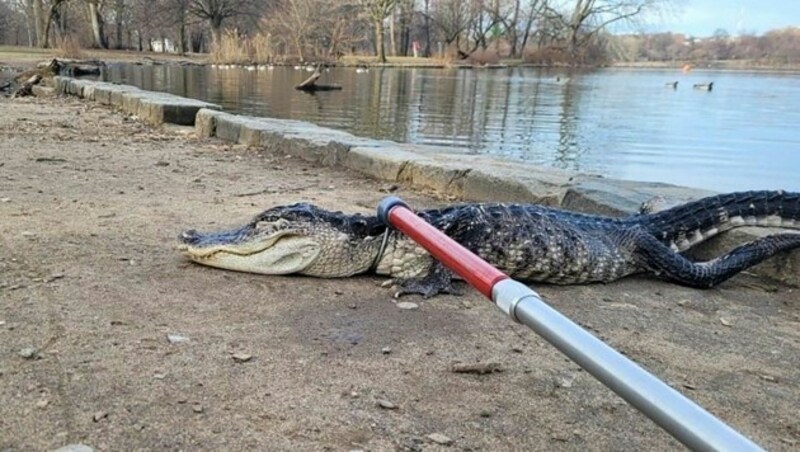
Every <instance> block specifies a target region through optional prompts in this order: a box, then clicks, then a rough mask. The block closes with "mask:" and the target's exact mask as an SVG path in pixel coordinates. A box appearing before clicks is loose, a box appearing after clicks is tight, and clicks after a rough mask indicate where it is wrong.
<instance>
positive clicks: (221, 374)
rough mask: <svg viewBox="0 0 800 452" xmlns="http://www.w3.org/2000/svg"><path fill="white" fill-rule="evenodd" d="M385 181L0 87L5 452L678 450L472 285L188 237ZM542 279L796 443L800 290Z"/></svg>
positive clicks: (743, 427)
mask: <svg viewBox="0 0 800 452" xmlns="http://www.w3.org/2000/svg"><path fill="white" fill-rule="evenodd" d="M382 188H385V187H384V184H382V183H380V182H376V181H371V180H367V179H363V178H361V177H359V176H357V175H354V174H348V173H346V172H343V171H340V170H334V169H329V168H323V167H316V166H313V165H310V164H307V163H303V162H300V161H297V160H296V159H291V158H285V157H284V156H281V155H274V154H267V153H264V152H263V151H260V150H258V149H246V148H242V147H236V146H233V147H232V146H229V145H224V144H222V143H220V142H216V141H198V140H196V139H195V138H193V137H192V135H191V133H189V132H187V131H185V130H181V129H166V130H159V129H152V128H150V127H147V126H144V125H142V124H140V123H138V122H136V121H133V120H131V119H129V118H126V117H125V116H123V115H122V114H120V113H117V112H114V111H112V110H109V109H107V108H105V107H100V106H96V105H94V104H90V103H85V102H83V101H79V100H75V99H19V100H16V101H10V100H7V99H2V100H0V450H2V451H23V450H47V449H54V448H57V447H60V446H63V445H66V444H71V443H83V444H87V445H90V446H92V447H93V448H95V450H222V449H228V450H243V449H250V450H253V449H257V450H354V449H363V450H438V449H441V450H445V449H447V450H491V451H502V450H554V449H562V450H587V449H589V450H664V449H679V448H680V447H681V446H680V445H679V444H678V443H677V442H675V441H674V440H672V439H671V438H670V437H669V436H668V435H667V434H666V433H664V432H662V431H661V430H660V429H659V428H658V427H656V426H655V425H654V424H653V423H651V422H650V421H649V420H648V419H647V418H645V417H644V416H642V415H641V414H639V413H638V412H636V411H635V410H634V409H632V408H630V407H629V406H627V405H626V404H625V403H624V402H623V401H622V400H621V399H619V398H618V397H617V396H615V395H614V394H613V393H611V392H610V391H609V390H607V389H606V388H605V387H603V386H602V385H601V384H600V383H598V382H597V381H595V380H594V379H593V378H591V377H590V376H589V375H587V374H586V373H585V372H583V371H581V370H580V369H579V368H578V367H577V366H576V365H575V364H572V363H571V362H569V361H568V360H567V359H566V358H564V357H563V356H562V355H560V354H559V353H558V352H557V351H555V349H553V348H552V347H551V346H549V345H548V344H546V343H545V342H544V341H543V340H541V339H539V338H538V337H537V336H536V335H535V334H533V333H532V332H531V331H530V330H528V329H527V328H526V327H524V326H521V325H517V324H514V323H512V322H511V321H509V320H507V319H506V318H505V317H504V316H503V315H502V314H501V313H500V312H499V311H498V310H497V309H496V308H495V307H494V306H492V305H491V304H489V303H487V302H485V301H483V300H482V299H481V298H480V297H479V296H478V295H477V294H476V293H474V292H473V291H471V290H469V289H465V292H466V294H465V295H464V296H460V297H458V296H442V297H438V298H435V299H432V300H427V301H423V300H421V299H420V298H418V297H409V298H407V299H406V301H413V302H415V303H417V304H418V305H419V309H416V310H403V309H400V308H398V307H397V306H396V305H395V304H394V303H393V300H392V298H391V297H390V293H389V291H388V290H387V289H383V288H381V287H379V284H380V283H381V282H382V279H381V278H379V277H376V276H361V277H354V278H348V279H338V280H321V279H313V278H305V277H267V276H260V275H251V274H244V273H235V272H226V271H222V270H216V269H212V268H207V267H201V266H198V265H194V264H190V263H188V262H186V261H185V260H184V259H183V258H182V256H181V255H180V254H179V253H178V252H176V251H175V250H174V244H175V242H176V240H175V237H176V236H177V234H178V233H179V232H180V231H181V230H182V229H185V228H189V227H196V228H198V229H212V228H217V227H223V226H231V225H235V224H238V223H241V222H244V221H246V220H248V219H249V218H250V217H252V216H253V215H255V214H257V213H258V212H260V211H261V210H262V209H264V208H267V207H269V206H273V205H276V204H285V203H288V202H294V201H312V202H316V203H318V204H320V205H322V206H325V207H328V208H337V209H343V210H347V211H363V212H371V211H372V210H373V209H374V206H375V205H376V203H377V202H378V200H379V199H380V198H381V197H383V196H385V193H384V192H382V191H381V190H382ZM398 193H399V194H400V195H401V196H403V197H404V198H406V199H407V200H408V201H410V202H412V203H413V205H415V206H419V207H423V206H424V207H429V206H433V205H439V204H441V203H442V202H443V200H440V199H436V198H435V197H431V196H430V194H422V193H414V192H410V191H409V190H407V189H406V188H405V187H400V188H399V190H398ZM537 290H538V291H539V292H540V293H541V294H542V295H544V296H545V297H546V299H548V300H549V301H550V302H551V303H552V304H553V305H554V306H555V307H556V308H557V309H559V310H561V311H562V312H564V313H565V314H567V315H569V316H570V317H572V318H573V319H575V320H576V321H578V322H579V323H580V324H582V325H583V326H585V327H586V328H588V329H589V330H591V331H593V332H594V333H595V334H597V335H598V336H600V337H601V338H603V339H604V340H606V341H607V342H609V343H610V344H612V345H613V346H614V347H617V348H618V349H620V350H622V351H624V352H625V353H626V354H627V355H628V356H630V357H632V358H633V359H635V360H636V361H637V362H639V363H641V364H642V365H644V366H645V367H647V368H648V369H650V370H651V371H653V372H654V373H656V374H657V375H659V376H660V377H661V378H663V379H664V380H665V381H667V382H669V383H670V384H672V385H673V386H674V387H675V388H677V389H678V390H680V391H682V392H683V393H685V394H687V395H688V396H689V397H691V398H692V399H694V400H696V401H698V402H699V403H700V404H701V405H703V406H704V407H706V408H707V409H709V410H710V411H712V412H713V413H715V414H717V415H718V416H720V417H721V418H723V419H724V420H726V421H727V422H729V423H730V424H731V425H733V426H734V427H735V428H737V429H738V430H740V431H742V432H743V433H745V434H747V435H748V436H750V437H752V438H753V439H755V440H756V441H757V442H759V443H760V444H762V445H763V446H765V447H767V448H769V449H772V450H791V449H796V448H797V447H798V442H800V419H799V418H798V416H797V413H798V411H797V409H798V407H800V292H799V291H798V290H797V289H791V288H788V287H784V286H775V285H774V284H771V283H768V282H765V281H761V280H759V279H757V278H754V277H752V276H748V275H741V276H738V277H736V278H734V279H733V280H732V281H730V282H728V283H726V284H724V285H722V286H721V287H719V288H717V289H714V290H708V291H700V290H692V289H687V288H682V287H678V286H674V285H671V284H667V283H662V282H659V281H654V280H651V279H647V278H630V279H628V280H625V281H622V282H619V283H615V284H610V285H606V286H603V285H593V286H583V287H554V286H540V287H538V288H537ZM168 335H177V336H180V337H182V338H184V339H186V340H184V341H182V342H178V343H171V342H170V341H169V340H168ZM245 355H250V356H251V359H250V360H249V361H247V362H239V361H238V360H237V359H236V358H237V357H238V358H246V356H245ZM456 363H495V364H496V365H498V366H499V370H500V371H498V372H494V373H490V374H486V375H473V374H461V373H454V372H453V371H452V367H453V365H454V364H456ZM432 434H438V435H442V436H437V435H434V436H430V435H432ZM437 441H438V442H437ZM440 443H445V444H440Z"/></svg>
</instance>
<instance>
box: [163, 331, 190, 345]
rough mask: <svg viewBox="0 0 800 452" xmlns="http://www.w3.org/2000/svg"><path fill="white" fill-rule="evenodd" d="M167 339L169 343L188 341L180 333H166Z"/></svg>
mask: <svg viewBox="0 0 800 452" xmlns="http://www.w3.org/2000/svg"><path fill="white" fill-rule="evenodd" d="M167 340H168V341H169V343H170V344H179V343H181V342H189V338H188V337H186V336H181V335H180V334H174V333H173V334H167Z"/></svg>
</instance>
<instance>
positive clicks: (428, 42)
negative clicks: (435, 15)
mask: <svg viewBox="0 0 800 452" xmlns="http://www.w3.org/2000/svg"><path fill="white" fill-rule="evenodd" d="M429 6H430V0H425V52H424V56H426V57H430V56H431V17H430V14H429V13H430V11H429Z"/></svg>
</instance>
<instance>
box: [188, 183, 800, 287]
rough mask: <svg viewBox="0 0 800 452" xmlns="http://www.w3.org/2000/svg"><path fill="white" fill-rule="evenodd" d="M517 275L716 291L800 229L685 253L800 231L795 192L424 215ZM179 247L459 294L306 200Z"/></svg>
mask: <svg viewBox="0 0 800 452" xmlns="http://www.w3.org/2000/svg"><path fill="white" fill-rule="evenodd" d="M417 214H418V215H419V216H420V217H422V218H423V219H425V220H426V221H428V222H429V223H431V224H432V225H434V226H435V227H436V228H438V229H439V230H441V231H443V232H444V233H445V234H447V235H448V236H450V237H451V238H453V239H454V240H456V241H457V242H459V243H460V244H461V245H463V246H464V247H466V248H467V249H469V250H470V251H472V252H474V253H476V254H477V255H479V256H480V257H482V258H483V259H485V260H487V261H488V262H489V263H491V264H492V265H494V266H496V267H497V268H499V269H500V270H502V271H503V272H505V273H507V274H508V275H509V276H511V277H512V278H515V279H518V280H522V281H527V282H545V283H553V284H583V283H592V282H601V283H608V282H611V281H614V280H617V279H620V278H622V277H625V276H628V275H632V274H637V273H649V274H653V275H657V276H658V277H660V278H663V279H666V280H669V281H673V282H676V283H678V284H682V285H686V286H691V287H696V288H710V287H713V286H715V285H717V284H719V283H721V282H723V281H725V280H727V279H729V278H730V277H732V276H734V275H735V274H737V273H739V272H741V271H743V270H745V269H747V268H749V267H751V266H753V265H756V264H758V263H759V262H761V261H763V260H765V259H767V258H769V257H771V256H773V255H775V254H776V253H779V252H782V251H786V250H791V249H795V248H799V247H800V233H796V232H791V231H789V232H787V233H780V234H772V235H767V236H764V237H761V238H758V239H756V240H755V241H752V242H749V243H746V244H743V245H740V246H738V247H736V248H734V249H733V250H731V251H729V252H728V253H726V254H724V255H722V256H719V257H717V258H715V259H713V260H710V261H707V262H693V261H691V260H690V259H688V258H687V257H685V256H684V255H683V254H682V253H683V252H684V251H686V250H688V249H689V248H690V247H692V246H694V245H696V244H698V243H700V242H703V241H705V240H706V239H708V238H710V237H713V236H715V235H717V234H720V233H722V232H724V231H727V230H730V229H732V228H735V227H739V226H763V227H780V228H786V229H794V230H800V193H791V192H785V191H750V192H739V193H729V194H721V195H717V196H710V197H707V198H703V199H700V200H697V201H693V202H688V203H685V204H682V205H678V206H675V207H672V208H669V209H666V210H662V211H660V212H655V213H639V214H635V215H632V216H629V217H623V218H614V217H607V216H599V215H590V214H585V213H577V212H571V211H567V210H562V209H557V208H551V207H545V206H542V205H536V204H500V203H496V204H488V203H471V204H458V205H453V206H450V207H445V208H441V209H431V210H425V211H421V212H418V213H417ZM179 240H180V242H181V243H180V244H179V246H178V248H179V249H180V250H182V251H183V253H184V254H185V255H186V256H187V257H188V258H189V259H190V260H192V261H194V262H197V263H200V264H204V265H209V266H212V267H219V268H224V269H230V270H238V271H245V272H253V273H263V274H272V275H281V274H290V273H298V274H303V275H310V276H317V277H324V278H336V277H347V276H351V275H355V274H360V273H367V272H374V273H377V274H379V275H388V276H390V277H391V278H392V279H391V280H390V281H393V282H395V283H396V286H397V287H398V288H399V289H398V291H397V292H396V293H395V295H396V296H399V295H402V294H407V293H418V294H422V295H423V296H425V297H426V298H427V297H430V296H433V295H436V294H438V293H457V291H454V287H453V285H452V279H453V275H452V274H451V273H450V271H449V270H447V269H446V268H444V267H443V266H442V264H441V263H439V262H438V261H436V260H435V259H434V258H433V257H432V256H430V255H429V254H428V253H427V252H426V251H425V250H423V249H422V248H421V247H419V246H418V245H417V244H416V243H414V242H413V241H411V239H409V238H408V237H406V236H405V235H404V234H402V233H400V232H399V231H396V230H394V229H392V228H388V227H387V226H386V225H384V224H383V223H382V222H381V221H380V220H379V219H378V218H377V217H376V216H370V215H362V214H358V213H356V214H345V213H342V212H332V211H328V210H325V209H322V208H320V207H317V206H315V205H313V204H307V203H299V204H292V205H288V206H278V207H273V208H271V209H268V210H266V211H264V212H263V213H261V214H260V215H258V216H256V217H255V218H254V219H253V220H252V221H251V222H250V223H248V224H246V225H244V226H242V227H237V228H234V229H231V230H225V231H221V232H210V233H200V232H197V231H195V230H187V231H185V232H183V233H181V234H180V236H179Z"/></svg>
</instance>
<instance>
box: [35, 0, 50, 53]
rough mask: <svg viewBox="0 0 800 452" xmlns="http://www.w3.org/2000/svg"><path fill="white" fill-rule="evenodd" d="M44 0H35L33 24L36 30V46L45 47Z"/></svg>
mask: <svg viewBox="0 0 800 452" xmlns="http://www.w3.org/2000/svg"><path fill="white" fill-rule="evenodd" d="M44 14H45V12H44V2H43V0H33V26H34V30H35V32H36V46H37V47H41V48H45V47H46V45H47V44H46V43H45V34H44V29H45V23H44Z"/></svg>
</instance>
